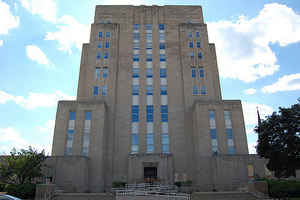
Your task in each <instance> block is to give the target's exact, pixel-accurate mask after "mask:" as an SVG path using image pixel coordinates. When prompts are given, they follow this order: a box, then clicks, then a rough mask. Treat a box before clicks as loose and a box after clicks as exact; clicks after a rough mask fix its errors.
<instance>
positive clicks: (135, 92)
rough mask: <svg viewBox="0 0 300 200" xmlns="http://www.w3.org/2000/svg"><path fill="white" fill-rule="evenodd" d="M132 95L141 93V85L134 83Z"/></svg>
mask: <svg viewBox="0 0 300 200" xmlns="http://www.w3.org/2000/svg"><path fill="white" fill-rule="evenodd" d="M132 95H139V85H132Z"/></svg>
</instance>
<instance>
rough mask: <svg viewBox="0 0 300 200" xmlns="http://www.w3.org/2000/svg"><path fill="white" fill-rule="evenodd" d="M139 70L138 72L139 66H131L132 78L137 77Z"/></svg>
mask: <svg viewBox="0 0 300 200" xmlns="http://www.w3.org/2000/svg"><path fill="white" fill-rule="evenodd" d="M139 72H140V69H139V68H136V67H133V68H132V78H139Z"/></svg>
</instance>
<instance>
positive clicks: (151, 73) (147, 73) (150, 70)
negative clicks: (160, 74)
mask: <svg viewBox="0 0 300 200" xmlns="http://www.w3.org/2000/svg"><path fill="white" fill-rule="evenodd" d="M152 76H153V72H152V68H147V69H146V77H147V78H152Z"/></svg>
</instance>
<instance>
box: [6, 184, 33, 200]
mask: <svg viewBox="0 0 300 200" xmlns="http://www.w3.org/2000/svg"><path fill="white" fill-rule="evenodd" d="M35 186H36V185H35V184H32V183H25V184H19V185H16V184H9V185H6V186H5V188H4V191H5V192H7V194H9V195H13V196H16V197H19V198H24V199H25V198H26V199H28V198H34V196H35Z"/></svg>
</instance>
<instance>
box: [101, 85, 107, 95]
mask: <svg viewBox="0 0 300 200" xmlns="http://www.w3.org/2000/svg"><path fill="white" fill-rule="evenodd" d="M106 95H107V86H106V85H102V96H106Z"/></svg>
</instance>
